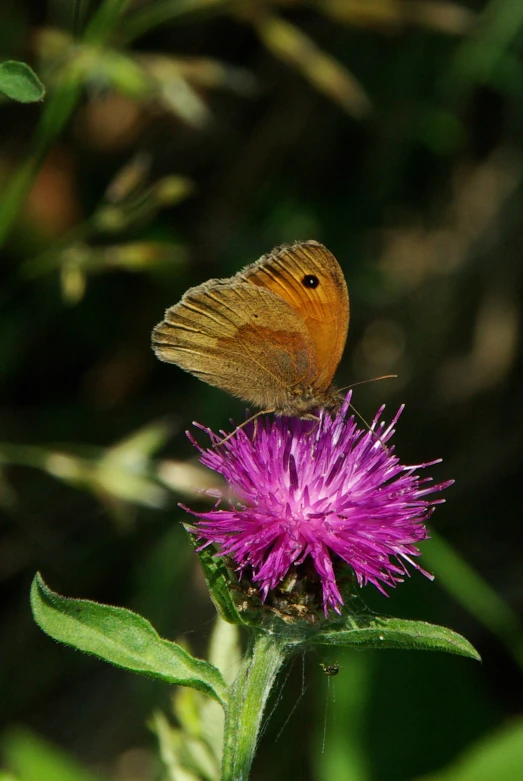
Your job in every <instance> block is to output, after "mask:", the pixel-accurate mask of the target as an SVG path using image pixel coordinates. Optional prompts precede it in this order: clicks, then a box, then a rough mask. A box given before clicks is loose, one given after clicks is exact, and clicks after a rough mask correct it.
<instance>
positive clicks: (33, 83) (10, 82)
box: [0, 60, 45, 103]
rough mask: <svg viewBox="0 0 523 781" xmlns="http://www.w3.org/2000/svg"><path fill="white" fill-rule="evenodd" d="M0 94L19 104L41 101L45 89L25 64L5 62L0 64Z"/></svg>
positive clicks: (13, 61) (14, 61) (11, 61)
mask: <svg viewBox="0 0 523 781" xmlns="http://www.w3.org/2000/svg"><path fill="white" fill-rule="evenodd" d="M0 92H1V93H2V94H3V95H6V96H7V97H8V98H11V99H12V100H17V101H18V102H19V103H36V102H37V101H39V100H43V98H44V95H45V87H44V85H43V84H42V82H41V81H40V79H39V78H38V76H37V75H36V73H35V72H34V71H33V70H32V69H31V68H30V67H29V65H26V63H25V62H17V61H16V60H7V61H6V62H2V63H0Z"/></svg>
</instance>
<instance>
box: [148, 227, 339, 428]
mask: <svg viewBox="0 0 523 781" xmlns="http://www.w3.org/2000/svg"><path fill="white" fill-rule="evenodd" d="M348 327H349V294H348V291H347V285H346V282H345V278H344V276H343V272H342V270H341V268H340V266H339V264H338V262H337V260H336V258H335V257H334V255H332V253H331V252H329V250H328V249H327V248H326V247H324V246H323V244H320V243H319V242H318V241H313V240H311V241H298V242H296V243H294V244H290V245H282V246H279V247H276V248H275V249H273V250H272V252H269V253H267V254H266V255H263V256H262V257H261V258H260V259H259V260H257V261H256V262H255V263H252V264H251V265H249V266H246V267H245V268H244V269H243V270H242V271H239V272H238V273H237V274H235V275H234V276H233V277H230V278H228V279H210V280H209V281H208V282H204V283H203V284H202V285H198V286H197V287H192V288H190V289H189V290H187V292H186V293H185V294H184V296H183V297H182V299H181V300H180V301H179V302H178V303H177V304H175V305H174V306H172V307H170V308H169V309H167V311H166V312H165V317H164V319H163V320H162V322H161V323H159V324H158V325H157V326H156V327H155V328H154V330H153V333H152V346H153V350H154V351H155V353H156V355H157V357H158V358H159V359H160V360H161V361H166V362H167V363H174V364H176V365H177V366H179V367H180V368H181V369H184V370H185V371H187V372H190V373H191V374H194V375H195V376H196V377H199V378H200V379H201V380H204V381H205V382H207V383H209V385H214V386H216V387H218V388H221V389H222V390H225V391H227V392H228V393H230V394H232V395H233V396H237V397H238V398H240V399H243V401H245V402H248V403H249V404H254V405H255V406H257V407H259V408H261V409H262V410H264V411H266V412H275V413H276V414H277V415H284V416H293V417H301V418H307V417H313V416H314V413H315V412H316V411H317V410H318V409H319V408H327V409H336V408H338V407H339V405H340V397H339V394H338V392H337V391H336V389H335V388H334V386H333V378H334V374H335V372H336V369H337V367H338V364H339V362H340V360H341V356H342V354H343V350H344V348H345V342H346V339H347V331H348Z"/></svg>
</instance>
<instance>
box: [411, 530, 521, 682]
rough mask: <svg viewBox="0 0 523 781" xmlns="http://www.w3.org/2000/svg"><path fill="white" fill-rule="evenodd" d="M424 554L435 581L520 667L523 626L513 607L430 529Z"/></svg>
mask: <svg viewBox="0 0 523 781" xmlns="http://www.w3.org/2000/svg"><path fill="white" fill-rule="evenodd" d="M430 534H431V539H430V543H429V545H427V548H426V550H425V551H424V552H423V555H424V558H425V559H426V560H428V561H430V567H431V569H433V570H434V572H435V574H436V576H437V578H438V581H439V583H440V584H441V585H442V586H443V588H444V589H446V591H448V592H449V594H452V596H453V597H454V598H455V599H456V601H457V602H459V603H460V604H461V605H463V607H464V608H465V609H466V610H468V612H469V613H471V614H472V615H473V616H475V617H476V618H477V620H478V621H479V622H480V623H481V624H483V626H486V627H487V628H488V629H489V630H490V631H491V632H492V634H494V635H496V637H497V638H499V640H501V642H502V643H503V645H504V646H505V647H506V648H507V650H508V651H509V653H510V654H511V655H512V657H513V658H514V659H515V660H516V662H517V664H518V665H519V666H520V667H521V668H523V627H522V626H521V622H520V620H519V618H518V616H517V615H516V613H514V611H513V610H512V609H511V608H510V607H509V606H508V605H507V604H506V603H505V602H504V601H503V600H502V599H501V597H499V596H498V594H496V592H495V591H494V589H493V588H491V587H490V586H489V584H488V583H486V581H484V580H483V578H482V577H481V576H480V575H479V574H478V573H477V572H476V570H475V569H474V568H473V567H471V566H470V564H468V563H467V562H466V561H465V560H464V559H463V558H462V557H461V556H460V554H459V553H458V552H457V551H456V550H455V549H454V548H453V547H452V546H451V545H450V544H449V543H448V542H447V541H446V540H444V539H443V538H442V537H440V536H439V535H437V534H436V533H435V532H434V531H433V530H431V533H430Z"/></svg>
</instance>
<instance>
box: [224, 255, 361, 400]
mask: <svg viewBox="0 0 523 781" xmlns="http://www.w3.org/2000/svg"><path fill="white" fill-rule="evenodd" d="M238 276H241V278H242V279H244V280H245V281H246V282H249V283H250V284H252V285H258V286H261V287H265V288H268V289H269V290H272V291H273V292H274V293H276V294H277V295H278V296H281V298H283V299H284V300H285V301H287V302H288V303H289V304H290V305H291V306H292V308H293V309H294V311H295V312H297V313H298V314H299V316H300V318H301V320H302V321H303V323H304V325H305V327H306V328H307V330H308V331H309V334H310V337H311V339H312V342H313V344H314V348H315V359H316V364H317V367H318V371H317V374H316V377H315V382H314V387H316V388H318V389H320V390H326V389H327V388H328V387H329V386H330V384H331V383H332V380H333V378H334V374H335V372H336V368H337V366H338V364H339V362H340V360H341V356H342V354H343V350H344V347H345V342H346V340H347V331H348V327H349V294H348V291H347V285H346V283H345V279H344V276H343V273H342V271H341V268H340V266H339V264H338V261H337V260H336V258H335V257H334V255H332V253H331V252H329V250H328V249H327V248H326V247H324V246H323V244H320V243H319V242H317V241H306V242H298V243H296V244H293V245H290V246H284V247H277V248H276V249H274V250H273V251H272V252H270V253H269V254H268V255H264V256H263V257H261V258H260V259H259V260H258V261H257V262H256V263H253V264H252V265H250V266H247V268H245V269H244V270H243V272H241V273H240V274H239V275H238Z"/></svg>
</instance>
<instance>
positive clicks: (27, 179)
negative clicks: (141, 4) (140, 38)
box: [0, 0, 129, 246]
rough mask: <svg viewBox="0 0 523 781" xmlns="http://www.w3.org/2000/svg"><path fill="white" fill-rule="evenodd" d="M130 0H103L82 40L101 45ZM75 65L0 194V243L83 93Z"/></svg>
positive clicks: (59, 84) (57, 90)
mask: <svg viewBox="0 0 523 781" xmlns="http://www.w3.org/2000/svg"><path fill="white" fill-rule="evenodd" d="M128 4H129V0H104V2H102V4H101V5H100V7H99V8H98V10H97V12H96V13H95V14H94V16H93V18H92V19H91V21H90V23H89V24H88V26H87V29H86V31H85V36H84V38H85V41H86V42H88V43H91V44H93V43H94V44H99V45H101V44H102V43H103V42H104V41H105V40H106V39H107V38H108V36H109V34H110V33H111V31H112V29H113V27H114V26H115V25H116V23H117V21H118V19H119V17H120V16H121V14H122V13H123V12H124V11H125V9H126V7H127V5H128ZM82 86H83V85H82V84H81V83H80V81H79V76H78V73H77V72H76V69H75V68H74V67H71V66H70V65H69V66H68V70H65V71H64V73H63V74H62V79H61V81H60V82H59V83H58V85H57V86H56V88H55V90H54V92H53V93H52V94H51V96H50V97H49V99H48V100H47V101H46V103H45V105H44V109H43V111H42V114H41V116H40V121H39V123H38V125H37V128H36V130H35V133H34V135H33V138H32V140H31V146H30V149H29V152H28V155H27V157H26V158H25V160H24V162H23V163H22V164H21V165H20V167H19V168H18V170H17V171H16V173H15V174H14V175H13V176H12V178H11V180H10V181H9V183H8V184H7V187H6V188H5V189H4V191H3V192H2V194H1V195H0V246H2V245H3V244H4V242H5V240H6V238H7V236H8V234H9V232H10V230H11V228H12V227H13V224H14V222H15V220H16V217H17V215H18V212H19V211H20V208H21V206H22V204H23V202H24V201H25V199H26V197H27V195H28V193H29V190H30V189H31V186H32V184H33V181H34V179H35V177H36V174H37V173H38V171H39V169H40V166H41V165H42V163H43V161H44V159H45V156H46V154H47V152H48V150H49V148H50V147H51V145H52V144H53V143H54V141H55V140H56V138H57V137H58V135H59V134H60V133H61V132H62V130H63V128H64V127H65V125H66V123H67V122H68V120H69V118H70V116H71V114H72V113H73V111H74V109H75V107H76V105H77V103H78V101H79V99H80V95H81V93H82Z"/></svg>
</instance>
